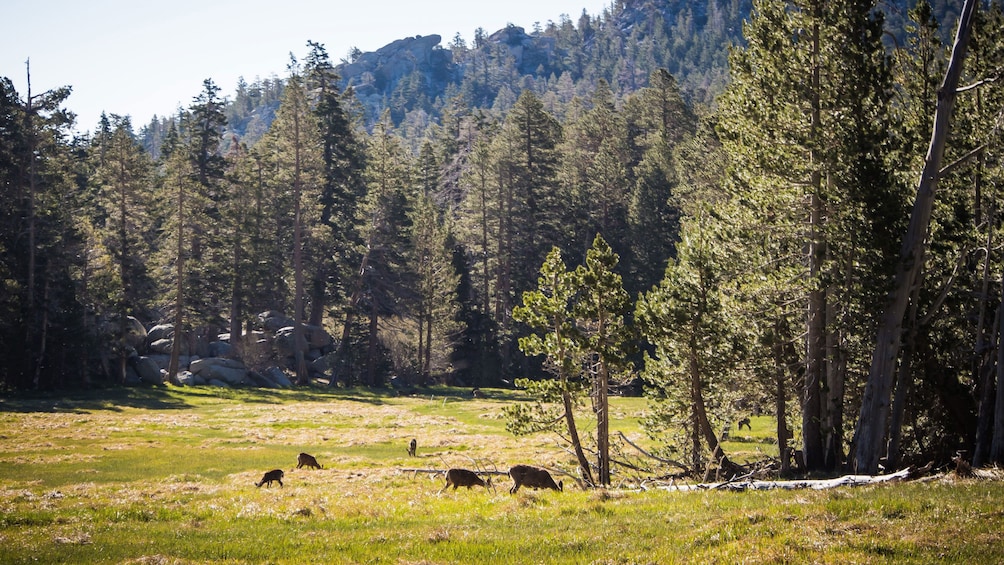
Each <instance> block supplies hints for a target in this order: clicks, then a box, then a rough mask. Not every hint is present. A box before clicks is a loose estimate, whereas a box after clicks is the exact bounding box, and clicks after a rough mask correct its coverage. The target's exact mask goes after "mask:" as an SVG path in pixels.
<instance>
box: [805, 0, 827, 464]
mask: <svg viewBox="0 0 1004 565" xmlns="http://www.w3.org/2000/svg"><path fill="white" fill-rule="evenodd" d="M814 11H815V12H816V13H815V14H814V15H813V27H812V93H811V97H812V101H811V104H812V110H811V116H810V120H811V124H810V129H811V133H810V137H811V138H812V139H814V140H815V139H818V137H819V135H820V131H819V130H820V124H821V120H822V117H821V110H820V100H819V91H820V88H821V87H820V69H819V65H820V63H819V59H820V53H819V50H820V40H819V21H820V20H821V18H822V15H821V14H820V12H821V8H820V4H819V3H816V4H815V7H814ZM809 161H810V166H811V167H812V168H813V169H812V173H811V178H810V180H809V187H810V190H811V191H812V194H810V195H809V241H808V249H807V255H808V261H809V282H810V285H811V289H810V290H809V296H808V305H807V311H806V344H805V346H806V351H805V365H806V366H805V385H804V386H803V388H802V454H803V456H804V457H805V466H806V468H808V469H809V470H816V469H822V468H823V466H824V457H823V436H822V406H823V402H822V398H821V397H822V388H823V382H824V378H825V375H826V348H825V347H824V346H825V339H826V337H825V334H826V292H825V290H824V289H823V288H822V286H821V283H820V278H821V276H822V273H823V262H824V260H825V257H826V241H825V239H824V235H823V232H824V226H823V222H824V213H823V207H824V202H823V198H822V194H821V192H822V181H823V179H822V174H821V173H820V171H819V167H820V158H819V155H817V149H815V148H813V149H811V150H810V151H809Z"/></svg>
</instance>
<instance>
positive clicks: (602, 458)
mask: <svg viewBox="0 0 1004 565" xmlns="http://www.w3.org/2000/svg"><path fill="white" fill-rule="evenodd" d="M597 379H598V382H597V384H596V388H597V391H596V451H597V458H598V460H599V461H598V463H599V469H598V474H599V480H600V484H601V485H603V486H609V485H610V409H609V404H610V400H609V398H608V397H609V393H608V388H609V375H608V371H607V366H606V363H605V362H603V361H602V360H600V365H599V374H598V375H597Z"/></svg>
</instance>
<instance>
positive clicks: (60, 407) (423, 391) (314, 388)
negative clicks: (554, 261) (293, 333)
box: [0, 384, 526, 413]
mask: <svg viewBox="0 0 1004 565" xmlns="http://www.w3.org/2000/svg"><path fill="white" fill-rule="evenodd" d="M402 397H415V398H422V397H425V398H429V399H442V400H450V401H464V400H475V398H474V396H473V394H472V391H471V389H469V388H460V387H448V386H431V387H416V388H414V389H410V390H408V391H402V390H399V389H393V388H382V389H369V388H361V387H358V388H330V387H327V386H323V385H317V384H314V385H309V386H303V387H296V388H292V389H268V388H223V387H213V386H189V387H181V388H178V387H173V386H136V387H110V388H95V389H88V390H62V391H52V392H49V391H44V392H38V391H32V392H20V393H14V394H11V395H9V396H5V397H0V411H8V412H52V413H56V412H67V413H83V412H93V411H101V410H108V411H114V412H118V411H122V410H123V409H124V408H145V409H148V410H184V409H187V408H194V407H195V406H196V405H198V404H201V403H204V402H206V401H209V402H212V400H213V399H216V398H219V399H226V400H233V401H237V402H249V403H261V404H288V403H293V402H329V401H332V400H346V401H351V402H364V403H367V404H372V405H375V406H380V405H384V404H386V403H387V401H388V400H389V399H392V398H402ZM478 399H479V400H494V401H518V400H525V399H526V397H525V395H524V394H523V393H522V392H521V391H518V390H511V389H482V396H481V397H479V398H478Z"/></svg>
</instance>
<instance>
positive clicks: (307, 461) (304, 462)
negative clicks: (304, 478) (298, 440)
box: [296, 453, 321, 469]
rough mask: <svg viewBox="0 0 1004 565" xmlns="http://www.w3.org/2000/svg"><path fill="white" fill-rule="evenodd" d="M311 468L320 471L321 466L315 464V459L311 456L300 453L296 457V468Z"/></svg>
mask: <svg viewBox="0 0 1004 565" xmlns="http://www.w3.org/2000/svg"><path fill="white" fill-rule="evenodd" d="M304 466H306V467H313V468H315V469H320V468H321V464H320V463H318V462H317V459H316V458H314V456H313V455H308V454H306V453H301V454H299V455H297V456H296V468H297V469H299V468H300V467H304Z"/></svg>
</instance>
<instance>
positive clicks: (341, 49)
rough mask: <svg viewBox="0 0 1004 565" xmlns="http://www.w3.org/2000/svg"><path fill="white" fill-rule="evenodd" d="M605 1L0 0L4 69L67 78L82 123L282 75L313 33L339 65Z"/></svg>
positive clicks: (148, 111)
mask: <svg viewBox="0 0 1004 565" xmlns="http://www.w3.org/2000/svg"><path fill="white" fill-rule="evenodd" d="M611 3H612V0H611V1H606V0H502V1H482V0H412V1H407V0H329V1H326V2H325V1H317V0H314V1H310V0H273V1H268V2H266V1H262V0H170V1H166V2H147V1H143V0H0V15H2V17H3V20H4V26H3V27H4V32H3V33H0V75H2V76H6V77H8V78H10V79H11V80H12V81H13V82H14V86H15V88H16V89H17V91H18V93H19V94H20V95H21V96H22V98H23V97H24V96H25V95H26V94H27V88H26V84H27V81H26V77H25V61H26V60H27V59H29V58H30V60H31V85H32V92H33V93H38V92H43V91H45V90H48V89H50V88H54V87H58V86H63V85H69V86H72V87H73V94H72V95H71V96H70V98H69V99H68V100H67V103H66V107H67V108H68V109H70V110H72V111H73V112H76V113H77V129H78V130H80V131H89V130H93V129H94V127H95V126H96V125H97V122H98V118H99V117H100V115H101V112H102V111H105V112H108V113H109V114H112V113H114V114H119V115H130V116H132V120H133V125H134V127H135V128H136V129H137V130H138V129H139V128H140V127H141V126H143V125H145V124H146V123H148V122H149V121H150V118H152V117H153V116H154V115H155V114H156V115H159V116H165V115H170V114H173V113H174V112H175V110H176V109H177V108H178V107H187V106H188V105H189V104H190V103H191V101H192V98H194V97H195V96H196V95H198V93H199V91H200V90H201V87H202V81H203V80H204V79H207V78H212V79H213V81H215V82H216V84H217V85H219V86H220V88H221V89H222V90H221V93H222V94H223V95H226V96H230V95H232V94H233V92H234V88H235V85H236V84H237V79H238V77H241V76H243V77H244V78H245V79H246V80H247V81H248V82H253V81H254V79H255V78H256V77H262V78H265V77H269V76H271V75H273V74H275V75H277V76H280V77H282V76H285V73H286V65H287V63H288V62H289V54H290V52H292V53H293V54H294V55H296V56H297V57H298V58H301V59H302V58H303V57H304V55H305V54H306V52H307V47H306V44H307V40H312V41H316V42H318V43H322V44H324V46H325V47H326V48H327V50H328V54H329V55H330V56H331V58H332V59H333V61H334V62H336V63H337V62H338V61H339V60H340V59H341V58H342V57H344V56H345V55H346V54H347V53H348V51H349V49H350V48H351V47H358V48H359V49H362V50H363V51H375V50H376V49H379V48H380V47H382V46H384V45H386V44H388V43H390V42H391V41H394V40H396V39H401V38H404V37H411V36H415V35H432V34H439V35H441V36H442V37H443V45H444V46H445V45H446V44H448V43H449V42H450V41H451V40H452V39H453V37H454V35H456V34H457V33H458V32H459V33H460V34H461V35H462V36H463V37H464V38H465V40H467V41H468V42H470V41H471V38H472V37H473V36H474V30H475V29H477V28H478V27H483V28H484V29H485V31H486V32H488V33H492V32H494V31H496V30H498V29H500V28H502V27H505V25H506V24H508V23H512V24H515V25H518V26H522V27H524V28H526V29H527V30H528V31H529V30H530V29H531V28H532V26H533V24H534V22H540V23H541V25H544V24H546V23H547V22H548V21H549V20H551V21H555V22H558V21H559V20H560V18H561V15H562V14H567V15H568V16H569V17H570V18H571V19H572V21H573V22H577V21H578V18H579V16H580V15H581V14H582V10H583V9H585V10H586V11H587V12H589V14H590V15H592V16H598V15H599V14H601V13H602V11H603V9H604V8H606V7H608V6H610V4H611Z"/></svg>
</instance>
